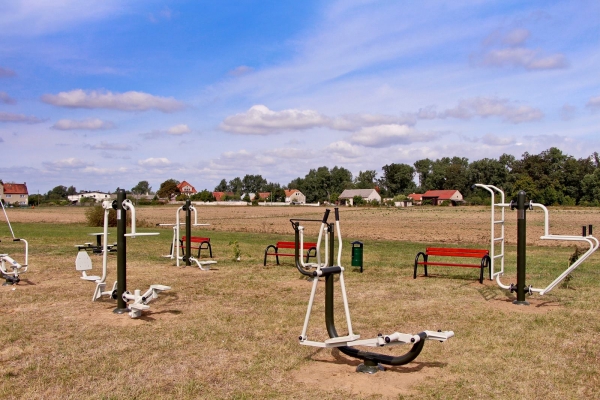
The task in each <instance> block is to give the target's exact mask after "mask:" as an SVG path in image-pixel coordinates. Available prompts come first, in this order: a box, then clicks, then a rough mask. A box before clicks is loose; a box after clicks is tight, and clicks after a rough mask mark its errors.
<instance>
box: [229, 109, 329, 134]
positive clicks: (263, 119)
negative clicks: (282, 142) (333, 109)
mask: <svg viewBox="0 0 600 400" xmlns="http://www.w3.org/2000/svg"><path fill="white" fill-rule="evenodd" d="M328 123H329V119H328V118H327V117H325V116H323V115H321V114H319V113H318V112H316V111H313V110H296V109H289V110H282V111H271V110H269V108H267V107H266V106H263V105H255V106H252V107H251V108H250V109H249V110H248V111H246V112H245V113H240V114H235V115H232V116H229V117H227V118H225V120H223V122H222V123H221V125H220V126H219V128H220V129H222V130H224V131H226V132H231V133H240V134H248V135H270V134H275V133H280V132H284V131H297V130H305V129H311V128H315V127H319V126H323V125H327V124H328Z"/></svg>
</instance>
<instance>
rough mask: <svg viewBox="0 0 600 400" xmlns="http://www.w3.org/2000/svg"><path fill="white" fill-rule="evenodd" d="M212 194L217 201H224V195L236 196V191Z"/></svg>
mask: <svg viewBox="0 0 600 400" xmlns="http://www.w3.org/2000/svg"><path fill="white" fill-rule="evenodd" d="M212 195H213V197H214V198H215V201H223V197H225V196H227V197H229V198H232V197H233V196H235V193H233V192H212Z"/></svg>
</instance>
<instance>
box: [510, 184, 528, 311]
mask: <svg viewBox="0 0 600 400" xmlns="http://www.w3.org/2000/svg"><path fill="white" fill-rule="evenodd" d="M526 206H528V205H526V204H525V192H524V191H522V190H521V191H519V193H518V194H517V300H515V301H513V304H518V305H529V302H527V301H525V274H526V270H527V257H526V252H527V239H526V238H527V223H526V219H525V210H526Z"/></svg>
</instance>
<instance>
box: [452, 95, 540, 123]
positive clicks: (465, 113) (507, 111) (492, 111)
mask: <svg viewBox="0 0 600 400" xmlns="http://www.w3.org/2000/svg"><path fill="white" fill-rule="evenodd" d="M441 116H442V117H452V118H459V119H470V118H472V117H474V116H479V117H482V118H488V117H500V118H502V119H503V120H504V121H507V122H512V123H514V124H518V123H521V122H528V121H536V120H540V119H542V117H543V116H544V113H542V111H541V110H539V109H537V108H533V107H529V106H518V105H514V104H510V102H509V101H508V100H506V99H497V98H490V97H476V98H473V99H468V100H461V101H460V102H459V104H458V105H457V106H456V107H454V108H451V109H447V110H446V111H444V112H443V113H442V114H441Z"/></svg>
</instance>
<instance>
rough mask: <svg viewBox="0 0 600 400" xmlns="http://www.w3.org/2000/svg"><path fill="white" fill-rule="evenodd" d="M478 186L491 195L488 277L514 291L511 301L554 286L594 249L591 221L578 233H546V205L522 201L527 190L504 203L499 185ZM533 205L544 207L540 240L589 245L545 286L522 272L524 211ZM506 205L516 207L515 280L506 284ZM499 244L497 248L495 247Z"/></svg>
mask: <svg viewBox="0 0 600 400" xmlns="http://www.w3.org/2000/svg"><path fill="white" fill-rule="evenodd" d="M475 187H480V188H482V189H485V190H487V191H488V192H489V193H490V195H491V197H492V199H491V204H492V214H491V235H490V258H491V263H490V276H491V279H494V278H495V279H496V283H497V284H498V286H500V287H501V288H502V289H507V290H510V292H511V293H512V292H516V293H517V299H516V300H515V301H514V302H513V303H515V304H517V305H528V304H529V303H528V302H527V301H525V294H533V293H539V294H540V295H544V294H546V293H548V292H549V291H551V290H552V289H554V288H555V287H556V286H557V285H558V284H559V283H560V282H562V281H563V280H564V279H565V278H566V277H567V276H568V275H569V274H570V273H571V272H572V271H573V270H574V269H575V268H577V267H578V266H579V265H581V263H583V262H584V261H585V260H586V259H588V258H589V257H590V256H591V255H592V254H593V253H594V252H595V251H596V250H598V245H599V242H598V239H596V238H595V237H594V236H593V235H592V225H589V231H588V230H587V229H586V227H585V226H584V227H583V229H582V235H581V236H576V235H551V234H550V221H549V218H548V209H547V208H546V206H544V205H543V204H540V203H534V202H533V201H531V200H530V201H526V196H527V194H526V193H525V192H524V191H522V190H521V191H519V193H518V194H517V201H511V202H510V203H506V201H505V200H504V192H503V191H502V189H499V188H497V187H496V186H493V185H484V184H481V183H477V184H475V185H473V188H475ZM496 194H498V195H499V196H500V202H498V203H496V200H495V195H496ZM534 207H537V208H541V209H542V211H544V234H543V235H542V236H540V239H542V240H562V241H571V242H584V243H586V244H587V245H588V246H589V248H588V250H587V251H586V252H585V253H584V254H583V255H582V256H581V257H579V258H578V259H577V260H576V261H575V262H573V264H571V265H570V266H569V267H568V268H567V269H566V270H565V271H564V272H563V273H562V274H560V275H559V276H558V277H557V278H556V279H555V280H554V281H552V282H551V283H550V284H549V285H548V286H546V287H545V288H534V287H532V286H531V285H529V286H527V285H526V284H525V276H526V263H527V258H526V251H527V243H526V237H527V222H526V218H525V217H526V211H527V210H533V208H534ZM506 208H510V209H511V210H517V284H516V285H515V284H512V283H511V284H510V285H506V284H504V283H502V281H501V280H500V278H501V277H502V276H503V275H504V241H505V239H504V210H505V209H506ZM496 227H498V229H499V230H500V233H499V236H498V235H497V231H496V229H497V228H496ZM498 247H499V249H498ZM498 261H499V263H500V268H499V269H498V270H497V271H496V269H495V267H496V265H497V264H496V263H497V262H498Z"/></svg>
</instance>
